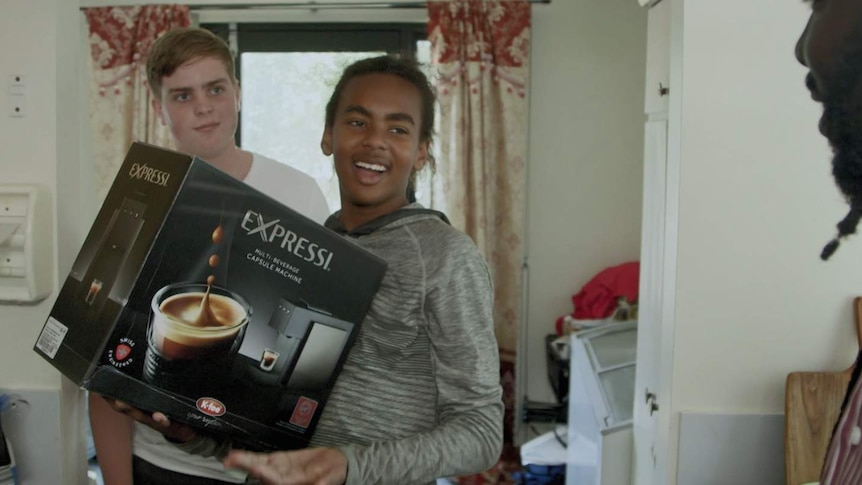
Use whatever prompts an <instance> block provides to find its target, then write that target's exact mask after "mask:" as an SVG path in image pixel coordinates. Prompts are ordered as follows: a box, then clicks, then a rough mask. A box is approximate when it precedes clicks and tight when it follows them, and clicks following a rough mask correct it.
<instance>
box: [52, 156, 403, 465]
mask: <svg viewBox="0 0 862 485" xmlns="http://www.w3.org/2000/svg"><path fill="white" fill-rule="evenodd" d="M285 190H290V188H289V187H285ZM385 271H386V263H385V262H384V261H383V260H382V259H380V258H378V257H377V256H374V255H373V254H371V253H369V252H367V251H365V250H363V249H361V248H360V247H358V246H357V245H355V244H353V243H351V242H350V241H348V240H347V239H345V238H342V237H341V236H339V235H337V234H335V233H334V232H332V231H330V230H328V229H326V228H324V227H323V226H321V225H319V224H317V223H315V222H313V221H311V220H309V219H307V218H305V217H303V216H301V215H299V214H298V213H296V212H294V211H293V210H291V209H289V208H287V207H284V206H282V205H280V204H279V203H277V202H275V201H274V200H273V199H271V198H269V197H267V196H266V195H264V194H262V193H261V192H258V191H257V190H255V189H253V188H251V187H249V186H247V185H245V184H244V183H242V182H240V181H237V180H235V179H233V178H232V177H230V176H229V175H226V174H224V173H223V172H221V171H219V170H217V169H216V168H214V167H212V166H211V165H209V164H207V163H205V162H203V161H201V160H200V159H197V158H194V157H191V156H188V155H183V154H180V153H176V152H172V151H168V150H164V149H160V148H157V147H153V146H150V145H145V144H142V143H135V144H133V145H132V147H131V148H130V150H129V152H128V154H127V156H126V159H125V161H124V163H123V165H122V166H121V167H120V170H119V174H118V175H117V177H116V179H115V181H114V183H113V185H112V187H111V189H110V191H109V192H108V195H107V197H106V198H105V201H104V203H103V205H102V207H101V209H100V211H99V213H98V215H97V217H96V220H95V223H94V224H93V226H92V228H91V229H90V232H89V235H88V236H87V239H86V241H85V242H84V245H83V247H82V249H81V251H80V253H79V254H78V257H77V259H76V260H75V263H74V265H73V267H72V271H71V272H70V273H69V275H68V276H67V277H66V280H65V283H64V284H63V287H62V288H61V290H60V293H59V296H58V297H57V300H56V302H55V304H54V307H53V309H52V310H51V314H50V316H49V317H48V320H47V322H46V324H45V326H44V327H43V330H42V332H41V334H40V336H39V339H38V341H37V342H36V344H35V350H36V352H38V353H39V354H40V355H42V356H43V357H44V358H45V359H47V360H48V362H50V363H51V364H52V365H53V366H54V367H56V368H57V369H59V370H60V371H61V372H62V373H63V374H64V375H65V376H66V377H68V378H69V379H71V380H72V381H74V382H75V383H77V384H78V385H80V386H81V387H83V388H85V389H88V390H90V391H91V392H95V393H98V394H102V395H105V396H109V397H113V398H116V399H120V400H122V401H125V402H127V403H129V404H131V405H133V406H136V407H139V408H141V409H144V410H148V411H161V412H164V413H165V414H167V415H168V416H170V417H171V418H173V419H176V420H179V421H182V422H185V423H188V424H191V425H194V426H198V427H201V428H203V429H206V430H208V431H209V432H212V433H215V434H221V435H227V436H230V437H232V438H234V439H235V440H239V441H241V442H243V443H244V444H245V445H246V446H247V447H250V448H254V449H275V448H279V449H291V448H299V447H303V446H305V445H306V444H307V442H308V440H309V439H310V437H311V435H312V433H313V431H314V427H315V425H316V423H317V420H318V418H319V417H320V414H321V411H322V410H323V407H324V406H325V404H326V399H327V396H328V394H329V391H330V389H331V387H332V384H333V383H334V381H335V379H336V376H337V374H338V372H339V371H340V369H341V365H342V363H343V360H344V358H345V356H346V354H347V350H348V349H349V348H350V346H351V345H352V343H353V341H354V339H355V337H356V335H357V333H358V330H359V326H360V324H361V322H362V320H363V318H364V317H365V314H366V313H367V311H368V309H369V306H370V304H371V300H372V298H373V296H374V294H375V293H376V291H377V288H378V286H379V285H380V282H381V280H382V278H383V274H384V272H385Z"/></svg>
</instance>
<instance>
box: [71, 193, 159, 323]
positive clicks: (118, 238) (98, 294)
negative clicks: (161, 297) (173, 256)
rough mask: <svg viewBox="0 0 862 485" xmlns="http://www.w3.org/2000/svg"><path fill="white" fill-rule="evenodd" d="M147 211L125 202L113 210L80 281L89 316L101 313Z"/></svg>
mask: <svg viewBox="0 0 862 485" xmlns="http://www.w3.org/2000/svg"><path fill="white" fill-rule="evenodd" d="M146 208H147V206H146V204H144V203H143V202H141V201H139V200H135V199H129V198H125V199H123V202H122V203H121V204H120V207H119V208H117V209H116V210H114V213H113V215H112V216H111V220H110V221H109V222H108V225H107V227H106V228H105V231H104V232H103V233H102V238H101V240H100V241H99V244H98V247H97V249H96V252H95V254H94V256H93V259H92V260H91V262H90V266H89V267H88V268H87V272H86V273H85V274H84V278H83V280H82V291H81V299H82V300H83V302H84V304H85V305H86V306H88V307H90V311H91V312H93V313H98V312H99V311H100V310H101V308H102V306H103V305H104V304H105V301H106V300H107V299H108V296H109V295H110V293H111V289H112V288H113V286H114V283H115V282H116V281H117V277H118V276H119V275H120V273H121V272H122V271H123V267H124V266H125V263H126V259H127V258H128V256H129V252H130V251H131V249H132V246H134V244H135V240H136V239H137V238H138V234H139V233H140V231H141V228H142V227H143V226H144V211H145V210H146Z"/></svg>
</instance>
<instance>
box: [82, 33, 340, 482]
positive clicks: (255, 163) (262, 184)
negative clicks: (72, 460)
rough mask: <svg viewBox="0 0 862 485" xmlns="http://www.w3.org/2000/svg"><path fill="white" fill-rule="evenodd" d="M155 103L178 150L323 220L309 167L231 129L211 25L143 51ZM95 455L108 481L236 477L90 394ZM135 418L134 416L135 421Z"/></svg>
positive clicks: (230, 82) (224, 72)
mask: <svg viewBox="0 0 862 485" xmlns="http://www.w3.org/2000/svg"><path fill="white" fill-rule="evenodd" d="M147 79H148V82H149V85H150V89H151V90H152V92H153V95H154V99H153V103H152V105H153V109H154V110H155V112H156V114H157V115H158V116H159V118H160V119H161V121H162V123H163V124H164V125H165V126H167V127H169V128H170V130H171V135H172V136H173V138H174V140H175V141H176V144H177V148H178V150H179V151H182V152H185V153H189V154H192V155H196V156H198V157H200V158H202V159H203V160H205V161H207V162H209V163H210V164H212V165H214V166H215V167H217V168H219V169H220V170H222V171H224V172H225V173H227V174H229V175H231V176H233V177H234V178H236V179H238V180H242V181H244V182H245V183H247V184H249V185H251V186H252V187H254V188H256V189H258V190H260V191H261V192H263V193H265V194H267V195H269V196H270V197H273V198H274V199H276V200H278V201H279V202H281V203H283V204H285V205H287V206H288V207H290V208H292V209H294V210H296V211H297V212H299V213H301V214H303V215H305V216H306V217H309V218H311V219H313V220H314V221H316V222H320V223H322V222H323V221H324V220H325V219H326V217H327V216H328V215H329V208H328V207H327V205H326V200H325V199H324V197H323V193H322V192H321V190H320V188H319V187H318V185H317V183H316V182H315V181H314V179H313V178H312V177H310V176H309V175H307V174H305V173H303V172H300V171H299V170H296V169H294V168H291V167H288V166H287V165H283V164H281V163H278V162H276V161H275V160H272V159H271V158H267V157H265V156H263V155H259V154H256V153H252V152H249V151H246V150H242V149H241V148H239V147H238V146H237V145H236V142H235V139H234V134H235V133H236V129H237V123H238V113H239V107H240V88H239V84H238V82H237V79H236V75H235V67H234V60H233V55H232V54H231V52H230V48H229V47H228V45H227V44H226V43H225V42H224V41H223V40H222V39H220V38H219V37H217V36H215V35H214V34H212V33H211V32H209V31H207V30H204V29H198V28H183V29H177V30H172V31H170V32H167V33H165V34H164V35H162V36H161V37H159V39H157V40H156V42H155V43H153V46H152V47H151V48H150V51H149V55H148V58H147ZM89 408H90V425H91V427H92V430H93V438H94V441H95V445H96V457H97V459H98V461H99V466H100V468H101V469H102V475H103V477H104V479H105V483H106V484H107V485H131V484H133V483H134V484H137V485H142V484H173V483H183V484H190V485H198V484H199V485H220V484H230V483H242V482H244V481H245V477H244V476H239V475H237V474H236V473H234V474H229V473H228V472H225V470H224V467H223V466H222V464H221V463H220V462H219V461H218V460H216V459H215V458H203V457H201V456H197V455H191V454H188V453H184V452H182V451H180V450H178V449H177V448H176V447H175V446H173V445H171V444H170V443H168V442H167V441H166V440H165V438H164V436H162V435H161V434H160V433H158V432H156V431H153V430H152V429H150V428H149V427H147V426H144V425H141V424H138V423H135V422H134V421H132V420H131V419H130V418H129V417H127V416H125V415H123V414H120V413H118V412H116V411H114V410H113V409H112V408H111V407H110V405H109V404H108V403H107V402H106V401H105V400H104V399H102V398H101V397H100V396H98V395H95V394H90V395H89ZM133 423H134V424H133Z"/></svg>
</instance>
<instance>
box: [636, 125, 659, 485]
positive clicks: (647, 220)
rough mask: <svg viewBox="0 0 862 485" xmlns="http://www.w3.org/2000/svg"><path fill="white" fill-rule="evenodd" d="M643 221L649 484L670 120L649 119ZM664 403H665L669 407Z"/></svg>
mask: <svg viewBox="0 0 862 485" xmlns="http://www.w3.org/2000/svg"><path fill="white" fill-rule="evenodd" d="M644 135H645V142H644V190H643V222H642V224H641V267H640V281H639V287H640V289H639V295H638V325H639V326H640V328H639V329H638V342H637V368H636V370H635V393H634V418H633V419H634V445H635V446H634V454H633V457H632V459H633V462H634V466H633V468H634V470H636V476H635V481H634V483H635V484H637V485H642V484H651V483H653V481H652V478H651V477H652V474H653V471H654V469H655V467H656V465H657V461H658V460H657V455H656V453H659V452H661V450H660V449H656V446H655V444H656V437H657V431H658V429H657V418H658V413H654V412H653V411H652V409H651V408H650V405H651V403H649V402H648V398H647V396H648V394H650V393H652V394H656V393H659V391H660V390H661V384H662V383H661V365H662V362H661V355H662V337H663V332H664V328H663V322H664V318H663V316H664V308H663V307H664V300H665V298H664V296H665V295H664V271H665V261H664V255H665V241H666V231H665V227H666V219H667V216H666V214H667V212H666V208H667V203H666V199H665V198H666V194H667V170H666V168H667V121H665V120H656V121H648V122H647V123H646V127H645V130H644ZM665 405H666V404H665Z"/></svg>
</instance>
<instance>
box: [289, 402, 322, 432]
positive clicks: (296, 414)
mask: <svg viewBox="0 0 862 485" xmlns="http://www.w3.org/2000/svg"><path fill="white" fill-rule="evenodd" d="M316 409H317V401H314V400H311V399H309V398H307V397H300V398H299V401H297V402H296V407H295V408H293V414H291V415H290V424H295V425H297V426H301V427H303V428H307V427H308V425H309V424H311V418H313V417H314V411H315V410H316Z"/></svg>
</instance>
